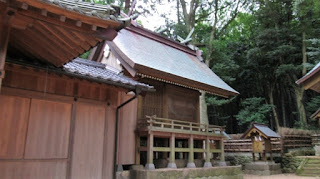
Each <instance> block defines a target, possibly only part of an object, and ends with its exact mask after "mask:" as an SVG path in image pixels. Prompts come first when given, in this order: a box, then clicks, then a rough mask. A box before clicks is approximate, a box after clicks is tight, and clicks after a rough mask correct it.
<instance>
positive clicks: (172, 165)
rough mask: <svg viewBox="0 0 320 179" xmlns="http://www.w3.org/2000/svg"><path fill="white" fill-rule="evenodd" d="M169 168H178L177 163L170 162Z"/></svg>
mask: <svg viewBox="0 0 320 179" xmlns="http://www.w3.org/2000/svg"><path fill="white" fill-rule="evenodd" d="M167 168H177V165H176V163H168V166H167Z"/></svg>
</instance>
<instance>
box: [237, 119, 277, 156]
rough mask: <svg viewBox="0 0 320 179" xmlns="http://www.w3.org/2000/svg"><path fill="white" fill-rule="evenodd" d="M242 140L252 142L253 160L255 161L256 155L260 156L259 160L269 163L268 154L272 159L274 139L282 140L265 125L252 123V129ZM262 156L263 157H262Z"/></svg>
mask: <svg viewBox="0 0 320 179" xmlns="http://www.w3.org/2000/svg"><path fill="white" fill-rule="evenodd" d="M241 138H249V139H251V141H252V159H253V161H255V160H256V159H255V153H258V154H259V158H260V159H262V157H263V160H264V161H267V153H269V154H270V160H271V161H273V158H272V145H271V139H272V138H280V135H279V134H277V133H276V132H274V131H273V130H271V129H270V128H269V127H268V126H266V125H263V124H257V123H252V125H251V127H250V128H249V129H248V130H247V131H246V132H245V133H244V134H243V135H242V137H241ZM261 155H262V156H261Z"/></svg>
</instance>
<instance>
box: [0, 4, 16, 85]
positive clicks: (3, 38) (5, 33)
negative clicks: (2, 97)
mask: <svg viewBox="0 0 320 179" xmlns="http://www.w3.org/2000/svg"><path fill="white" fill-rule="evenodd" d="M8 4H9V2H8V0H7V2H6V3H5V5H3V6H2V7H1V8H0V13H1V14H0V19H1V21H0V90H1V86H2V79H3V78H4V64H5V61H6V56H7V48H8V42H9V36H10V30H11V26H10V19H11V17H12V16H13V15H14V13H15V11H14V10H12V9H10V8H8V6H9V5H8Z"/></svg>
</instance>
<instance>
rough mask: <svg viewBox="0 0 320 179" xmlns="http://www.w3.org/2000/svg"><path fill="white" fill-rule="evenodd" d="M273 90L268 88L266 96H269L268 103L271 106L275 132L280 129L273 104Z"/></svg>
mask: <svg viewBox="0 0 320 179" xmlns="http://www.w3.org/2000/svg"><path fill="white" fill-rule="evenodd" d="M272 93H273V89H272V88H270V89H269V90H268V96H269V102H270V104H271V105H272V114H273V116H274V121H275V123H276V130H277V131H278V130H279V128H280V125H279V117H278V114H277V111H276V106H275V104H274V99H273V94H272Z"/></svg>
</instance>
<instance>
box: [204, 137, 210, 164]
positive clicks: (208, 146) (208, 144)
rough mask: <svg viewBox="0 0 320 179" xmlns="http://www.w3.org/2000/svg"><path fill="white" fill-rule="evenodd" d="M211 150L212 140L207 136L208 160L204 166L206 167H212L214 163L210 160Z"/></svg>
mask: <svg viewBox="0 0 320 179" xmlns="http://www.w3.org/2000/svg"><path fill="white" fill-rule="evenodd" d="M210 157H211V152H210V142H209V137H207V138H206V161H205V162H204V165H203V167H204V168H210V167H212V163H211V161H210Z"/></svg>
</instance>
